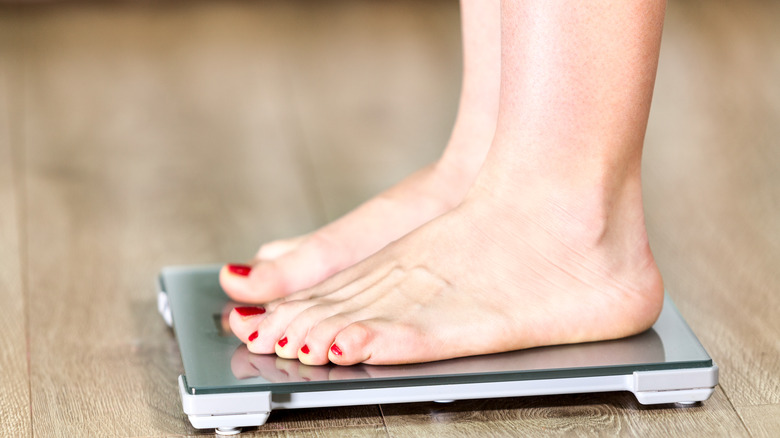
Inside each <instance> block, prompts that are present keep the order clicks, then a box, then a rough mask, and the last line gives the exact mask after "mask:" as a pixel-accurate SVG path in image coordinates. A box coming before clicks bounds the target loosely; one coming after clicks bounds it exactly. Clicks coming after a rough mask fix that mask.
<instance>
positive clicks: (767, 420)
mask: <svg viewBox="0 0 780 438" xmlns="http://www.w3.org/2000/svg"><path fill="white" fill-rule="evenodd" d="M737 412H738V413H739V415H740V417H742V420H743V421H744V422H745V424H746V425H747V428H748V430H749V431H750V435H751V436H753V437H756V438H758V437H767V438H770V437H776V436H778V435H780V405H777V404H774V405H762V406H743V407H739V408H737Z"/></svg>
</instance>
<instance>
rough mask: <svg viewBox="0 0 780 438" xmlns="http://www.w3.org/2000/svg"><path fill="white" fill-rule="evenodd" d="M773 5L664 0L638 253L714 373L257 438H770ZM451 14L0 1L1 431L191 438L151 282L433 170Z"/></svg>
mask: <svg viewBox="0 0 780 438" xmlns="http://www.w3.org/2000/svg"><path fill="white" fill-rule="evenodd" d="M778 21H780V3H778V2H767V1H745V0H730V1H726V0H724V1H717V2H712V1H706V0H698V1H694V0H671V2H670V5H669V10H668V15H667V23H666V29H665V34H664V42H663V49H662V54H661V61H660V70H659V74H658V81H657V87H656V99H655V101H654V106H653V111H652V116H651V121H650V127H649V132H648V135H647V145H646V150H645V162H644V169H645V174H644V177H645V197H646V199H645V203H646V208H647V220H648V226H649V231H650V234H651V244H652V247H653V250H654V253H655V255H656V258H657V260H658V262H659V263H660V266H661V270H662V272H663V274H664V276H665V280H666V285H667V287H668V290H669V292H670V294H671V295H672V296H673V298H674V299H675V300H676V302H677V304H678V306H679V307H680V309H681V311H682V313H683V314H684V315H685V317H686V318H687V320H688V322H689V323H690V325H691V326H692V327H693V329H694V331H695V332H696V333H697V335H698V336H699V338H700V339H701V341H702V342H703V344H704V345H705V347H706V348H707V350H708V351H709V352H710V354H711V355H712V356H713V358H714V360H715V361H716V363H717V364H718V365H719V366H720V367H721V376H720V382H721V383H720V385H719V387H718V388H717V390H716V392H715V394H714V395H713V397H712V398H711V399H710V400H709V401H707V402H705V403H703V404H702V405H700V406H696V407H693V408H687V409H679V408H675V407H672V406H661V407H656V408H647V407H642V406H640V405H639V404H638V403H637V402H636V401H635V400H634V398H633V396H631V395H630V394H627V393H626V394H596V395H584V396H563V397H558V396H556V397H529V398H511V399H502V400H478V401H463V402H456V403H453V404H449V405H437V404H427V403H420V404H404V405H382V406H367V407H354V408H336V409H319V410H301V411H288V412H285V411H279V412H274V413H273V414H272V416H271V418H270V421H269V422H268V424H266V425H265V426H263V427H261V428H259V429H257V430H254V431H249V434H256V435H259V436H277V435H278V436H289V435H301V436H339V437H341V436H350V435H355V436H393V437H412V436H488V435H490V436H525V435H548V434H556V435H636V436H669V435H681V436H713V435H721V436H778V435H779V434H780V317H779V316H778V315H779V314H780V27H778V26H777V22H778ZM458 32H459V23H458V10H457V2H455V1H454V0H450V1H443V0H430V1H426V2H418V1H412V0H408V1H335V0H333V1H303V0H293V1H284V2H274V1H261V2H245V3H244V2H230V1H228V2H225V1H218V2H199V1H195V2H170V1H169V2H140V3H123V4H89V3H87V4H85V3H55V4H32V5H22V6H19V5H5V6H0V308H1V309H2V310H3V312H2V315H3V316H2V318H0V333H2V335H0V370H2V371H0V372H2V380H0V409H2V418H3V420H2V421H1V422H0V424H1V425H0V430H1V431H2V432H0V434H2V435H7V436H25V435H35V436H76V435H79V436H134V437H135V436H153V437H162V436H183V435H195V434H202V433H205V432H200V431H197V430H195V429H193V428H192V427H191V426H190V425H189V423H188V421H187V419H186V417H185V416H184V415H183V413H182V410H181V401H180V399H179V395H178V392H177V386H176V377H177V375H178V374H179V373H181V372H182V365H181V361H180V359H179V356H178V350H177V346H176V343H175V341H174V338H173V337H172V334H171V332H170V331H169V330H168V329H167V327H166V326H165V325H164V323H163V322H162V320H161V319H160V318H159V316H158V314H157V311H156V308H155V295H154V289H153V286H152V279H153V278H154V276H155V274H156V273H157V271H158V269H159V268H160V267H161V266H164V265H169V264H188V263H204V262H220V261H237V260H238V261H240V260H243V259H245V258H247V257H249V256H250V255H251V254H252V253H253V252H254V250H255V249H256V247H257V246H258V245H259V244H260V243H261V242H263V241H266V240H268V239H271V238H275V237H282V236H289V235H294V234H296V233H301V232H306V231H309V230H311V229H313V228H314V227H316V226H318V225H321V224H323V223H325V222H327V221H328V220H331V219H333V218H335V217H337V216H339V215H340V214H342V213H344V212H346V211H347V210H348V209H349V208H351V207H353V206H354V205H355V204H357V203H358V202H359V201H361V200H363V199H365V198H367V197H369V196H370V195H371V194H373V193H375V192H377V191H379V190H380V189H382V188H385V187H387V186H389V185H390V184H392V182H394V181H396V180H398V179H400V178H401V177H402V176H404V175H406V174H408V173H409V172H411V171H412V170H414V169H416V168H418V167H420V166H421V165H423V164H424V163H427V162H429V161H430V160H432V159H433V158H434V157H436V156H437V154H438V153H439V151H440V150H441V147H442V145H443V144H444V142H445V140H446V138H447V134H448V130H449V127H450V124H451V123H452V119H453V116H454V112H455V104H456V102H457V92H458V87H459V80H460V78H459V65H460V48H459V44H460V43H459V34H458Z"/></svg>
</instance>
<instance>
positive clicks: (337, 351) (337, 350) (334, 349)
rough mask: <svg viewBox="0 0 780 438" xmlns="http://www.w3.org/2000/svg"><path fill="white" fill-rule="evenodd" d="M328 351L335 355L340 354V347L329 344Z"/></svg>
mask: <svg viewBox="0 0 780 438" xmlns="http://www.w3.org/2000/svg"><path fill="white" fill-rule="evenodd" d="M330 352H331V353H333V354H335V355H336V356H341V354H342V353H341V348H339V346H338V345H336V344H333V345H331V346H330Z"/></svg>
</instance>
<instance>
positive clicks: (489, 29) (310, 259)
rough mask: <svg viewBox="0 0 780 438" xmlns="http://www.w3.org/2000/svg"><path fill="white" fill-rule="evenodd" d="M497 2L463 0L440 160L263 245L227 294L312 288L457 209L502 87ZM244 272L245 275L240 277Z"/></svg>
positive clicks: (226, 275)
mask: <svg viewBox="0 0 780 438" xmlns="http://www.w3.org/2000/svg"><path fill="white" fill-rule="evenodd" d="M499 9H500V7H499V0H463V1H462V2H461V28H462V33H463V81H462V84H461V95H460V102H459V106H458V114H457V116H456V119H455V123H454V126H453V130H452V133H451V135H450V139H449V141H448V143H447V146H446V148H445V149H444V152H443V154H442V156H441V157H440V159H438V160H437V161H436V162H435V163H432V164H431V165H429V166H427V167H425V168H423V169H421V170H419V171H418V172H416V173H414V174H413V175H411V176H409V177H408V178H406V179H405V180H403V181H401V182H400V183H399V184H397V185H395V186H394V187H392V188H390V189H389V190H387V191H385V192H383V193H380V194H379V195H378V196H376V197H374V198H372V199H370V200H368V201H367V202H365V203H363V204H362V205H360V206H359V207H357V208H356V209H355V210H353V211H351V212H350V213H348V214H346V215H345V216H344V217H342V218H340V219H338V220H336V221H334V222H332V223H330V224H328V225H326V226H324V227H322V228H320V229H318V230H316V231H314V232H312V233H309V234H306V235H304V236H299V237H296V238H292V239H283V240H277V241H274V242H270V243H267V244H265V245H263V246H261V247H260V250H259V251H258V252H257V254H256V255H255V257H254V258H253V259H252V260H251V261H250V262H249V264H247V265H238V266H236V265H231V267H233V269H229V268H228V267H225V268H224V269H223V270H222V271H221V273H220V281H221V283H222V286H223V288H224V289H225V291H226V292H227V293H228V294H229V295H230V296H231V297H232V298H233V299H235V300H238V301H241V302H244V303H265V302H268V301H270V300H273V299H275V298H279V297H283V296H286V295H288V294H290V293H292V292H295V291H298V290H301V289H304V288H307V287H310V286H313V285H315V284H317V283H319V282H320V281H322V280H324V279H326V278H328V277H329V276H331V275H333V274H334V273H336V272H338V271H341V270H343V269H344V268H347V267H349V266H352V265H354V264H355V263H357V262H359V261H361V260H363V259H365V258H366V257H368V256H370V255H371V254H373V253H375V252H377V251H378V250H380V249H381V248H382V247H384V246H385V245H387V244H388V243H390V242H392V241H394V240H396V239H398V238H400V237H403V236H404V235H405V234H406V233H408V232H409V231H411V230H413V229H415V228H417V227H419V226H420V225H422V224H424V223H425V222H428V221H429V220H431V219H433V218H435V217H437V216H439V215H441V214H442V213H445V212H447V211H449V210H451V209H452V208H453V207H455V206H456V205H458V204H459V203H460V202H461V201H462V200H463V198H464V196H465V195H466V193H467V192H468V190H469V188H470V187H471V185H472V183H473V182H474V178H475V177H476V175H477V172H478V171H479V168H480V166H481V165H482V162H483V161H484V159H485V155H486V154H487V151H488V149H489V147H490V143H491V141H492V139H493V133H494V131H495V127H496V118H497V114H498V94H499V81H500V74H501V73H500V62H501V60H500V46H501V44H500V38H501V37H500V27H499V25H498V22H499V16H500V13H499ZM242 274H246V275H242Z"/></svg>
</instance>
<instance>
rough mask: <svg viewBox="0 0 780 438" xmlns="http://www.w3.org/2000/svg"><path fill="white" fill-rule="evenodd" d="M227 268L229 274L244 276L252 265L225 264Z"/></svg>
mask: <svg viewBox="0 0 780 438" xmlns="http://www.w3.org/2000/svg"><path fill="white" fill-rule="evenodd" d="M227 270H228V272H230V273H231V274H234V275H239V276H241V277H246V276H247V275H249V273H250V272H252V267H251V266H249V265H227Z"/></svg>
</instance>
